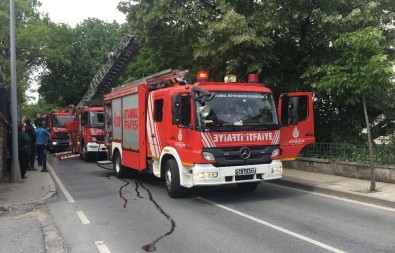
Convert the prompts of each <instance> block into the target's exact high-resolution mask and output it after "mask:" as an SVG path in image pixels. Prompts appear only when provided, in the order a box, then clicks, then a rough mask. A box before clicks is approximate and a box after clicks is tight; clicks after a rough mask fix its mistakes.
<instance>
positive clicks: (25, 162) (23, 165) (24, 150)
mask: <svg viewBox="0 0 395 253" xmlns="http://www.w3.org/2000/svg"><path fill="white" fill-rule="evenodd" d="M30 144H31V142H30V137H29V135H28V134H27V133H25V127H24V126H23V125H22V124H19V125H18V150H19V152H18V160H19V167H20V169H21V177H22V178H26V176H25V174H26V171H27V170H28V168H29V158H30V150H31V148H30Z"/></svg>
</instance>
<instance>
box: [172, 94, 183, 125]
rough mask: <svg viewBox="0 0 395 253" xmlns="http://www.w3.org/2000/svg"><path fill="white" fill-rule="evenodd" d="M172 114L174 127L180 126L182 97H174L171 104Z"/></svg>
mask: <svg viewBox="0 0 395 253" xmlns="http://www.w3.org/2000/svg"><path fill="white" fill-rule="evenodd" d="M171 113H172V119H173V120H172V121H173V125H179V124H180V123H181V95H179V94H178V95H174V96H173V97H172V103H171Z"/></svg>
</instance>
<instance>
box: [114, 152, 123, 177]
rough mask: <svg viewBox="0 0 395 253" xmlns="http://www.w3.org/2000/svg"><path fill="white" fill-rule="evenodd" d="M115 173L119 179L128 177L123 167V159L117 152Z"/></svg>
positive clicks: (115, 155) (115, 154)
mask: <svg viewBox="0 0 395 253" xmlns="http://www.w3.org/2000/svg"><path fill="white" fill-rule="evenodd" d="M112 159H113V161H112V164H113V167H112V168H113V171H114V174H115V176H116V177H117V178H123V177H126V176H127V171H126V168H125V167H124V166H122V160H121V159H122V158H121V155H120V154H119V152H115V153H114V156H113V158H112Z"/></svg>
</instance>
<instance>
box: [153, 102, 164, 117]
mask: <svg viewBox="0 0 395 253" xmlns="http://www.w3.org/2000/svg"><path fill="white" fill-rule="evenodd" d="M162 119H163V99H157V100H155V102H154V121H155V122H162Z"/></svg>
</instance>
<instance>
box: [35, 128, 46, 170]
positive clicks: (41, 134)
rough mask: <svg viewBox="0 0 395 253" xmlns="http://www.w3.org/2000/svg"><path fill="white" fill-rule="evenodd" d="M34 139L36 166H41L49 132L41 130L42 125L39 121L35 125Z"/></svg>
mask: <svg viewBox="0 0 395 253" xmlns="http://www.w3.org/2000/svg"><path fill="white" fill-rule="evenodd" d="M36 137H37V139H36V152H37V163H38V166H42V165H43V156H44V150H45V144H46V143H47V140H48V138H49V132H48V130H47V129H44V128H43V123H42V122H41V121H39V122H38V124H37V128H36Z"/></svg>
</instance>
